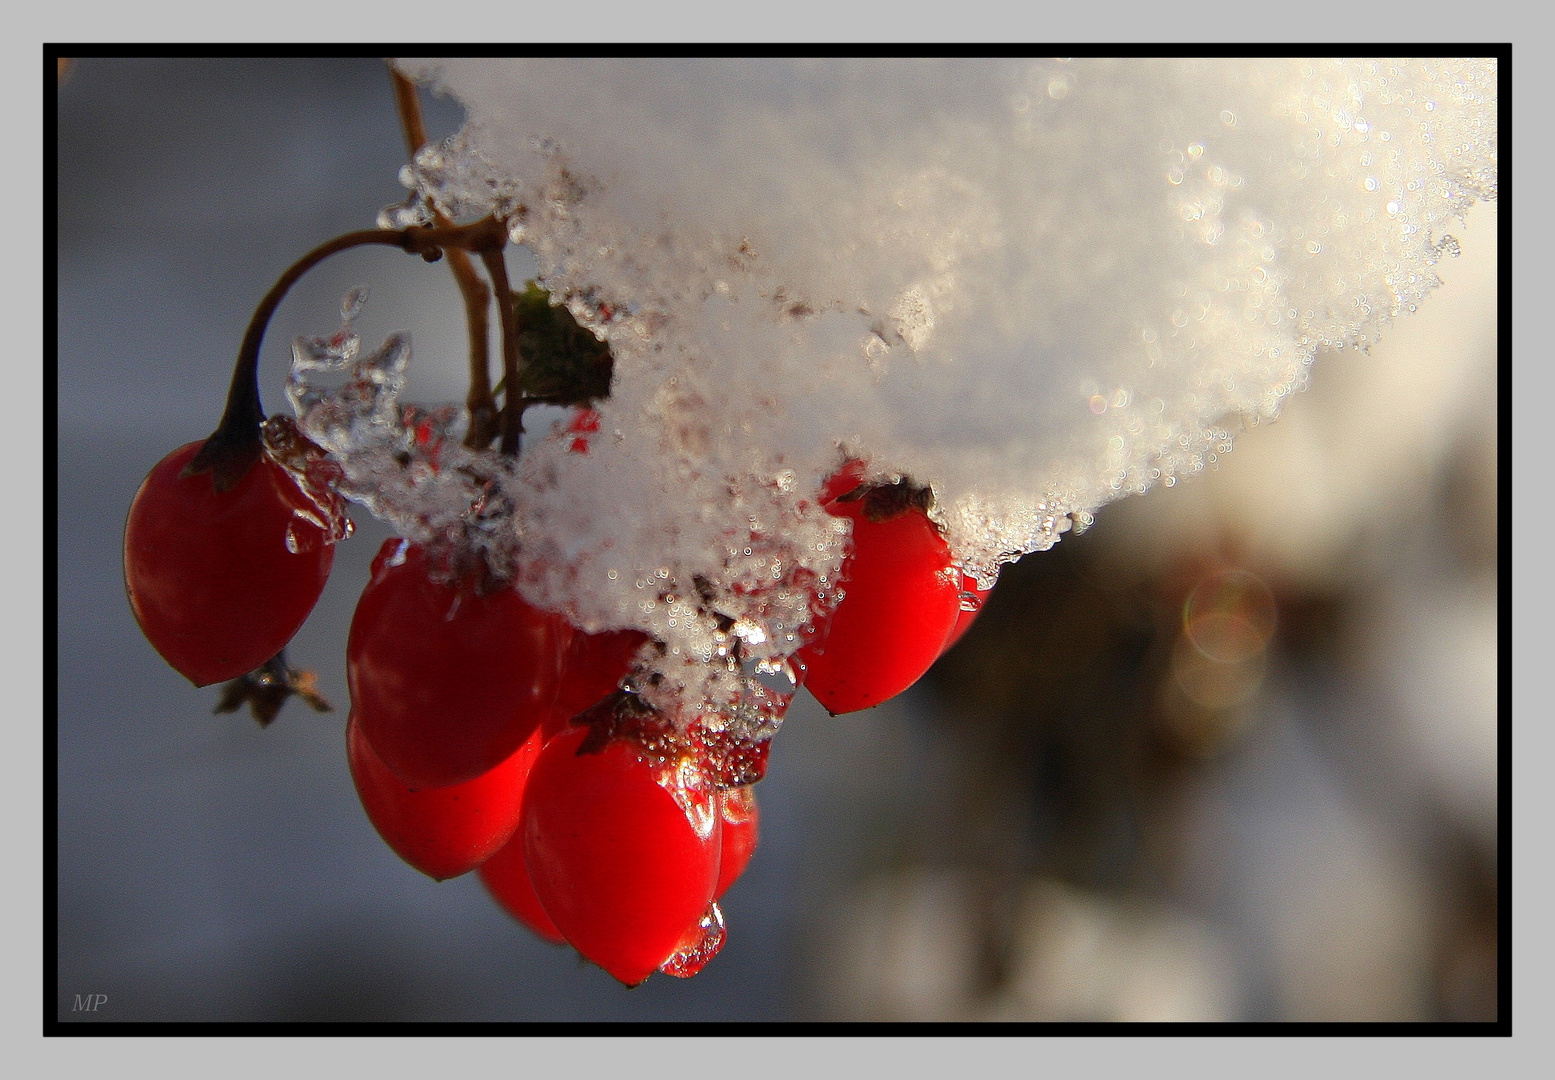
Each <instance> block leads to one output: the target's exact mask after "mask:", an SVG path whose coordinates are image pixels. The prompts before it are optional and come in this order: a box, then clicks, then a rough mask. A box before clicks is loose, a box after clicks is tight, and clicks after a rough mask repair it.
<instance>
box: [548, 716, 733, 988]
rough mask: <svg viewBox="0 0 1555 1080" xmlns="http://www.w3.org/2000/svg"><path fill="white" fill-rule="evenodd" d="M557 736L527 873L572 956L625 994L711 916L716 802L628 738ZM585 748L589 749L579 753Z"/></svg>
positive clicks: (684, 771)
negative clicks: (576, 955) (578, 955)
mask: <svg viewBox="0 0 1555 1080" xmlns="http://www.w3.org/2000/svg"><path fill="white" fill-rule="evenodd" d="M591 734H593V729H591V728H589V727H582V726H580V727H576V728H573V729H571V730H568V731H565V732H563V733H561V734H560V735H557V736H556V737H555V738H553V739H552V740H551V741H550V742H549V743H547V744H546V746H545V749H544V750H542V751H541V752H540V757H539V760H537V761H536V762H535V767H534V771H533V772H532V773H531V774H530V778H529V790H528V792H527V794H526V796H525V799H524V820H523V825H522V826H521V829H522V833H523V838H524V853H525V865H526V866H527V868H528V870H529V879H530V881H532V882H533V883H534V888H535V894H536V895H537V896H538V897H539V898H540V903H541V905H542V906H543V907H544V909H545V912H546V914H547V915H549V916H550V917H551V921H552V922H553V923H554V924H555V925H556V928H557V929H558V930H559V931H560V932H561V933H562V935H563V936H565V937H566V939H567V940H568V941H569V942H571V943H572V945H573V947H574V948H576V949H577V950H578V951H579V952H580V953H582V954H583V955H584V956H585V957H586V958H588V959H589V960H591V961H593V962H594V963H596V964H598V965H599V966H600V967H602V968H604V969H605V970H606V971H608V972H609V973H610V974H611V975H613V976H615V977H616V978H617V979H618V980H620V981H621V982H623V983H625V984H626V985H628V986H636V985H637V984H638V983H640V982H642V981H643V980H644V979H646V978H647V977H648V976H649V975H651V974H652V973H653V972H654V971H655V970H657V969H658V967H659V966H660V965H661V964H663V963H664V962H665V961H666V960H668V959H669V958H670V956H671V955H672V954H673V953H674V952H675V950H676V947H677V946H678V945H679V944H680V943H681V942H682V940H683V939H684V938H685V937H686V935H687V934H688V932H689V931H690V930H691V928H692V927H693V926H695V925H696V924H697V923H698V921H699V920H700V919H701V918H702V916H703V914H704V913H705V912H706V911H707V907H708V904H709V903H710V902H711V901H712V899H713V890H714V888H715V887H716V885H717V883H718V862H719V857H720V852H721V847H722V842H723V841H722V836H721V825H722V820H721V815H720V814H719V812H718V806H717V795H716V792H715V791H714V790H713V789H712V788H711V787H710V786H709V785H708V784H707V782H706V780H705V779H704V778H703V777H701V776H700V774H699V773H698V772H697V770H696V768H695V766H694V765H692V764H691V763H690V762H689V761H688V760H686V759H681V760H679V761H675V762H671V763H670V764H668V765H655V764H653V763H652V762H650V761H649V760H647V759H646V758H645V757H644V756H643V754H642V753H641V752H640V750H639V747H638V745H637V744H636V743H635V742H634V741H633V740H632V739H630V738H610V739H608V740H604V744H603V746H599V747H598V748H597V749H595V748H594V747H595V744H596V743H598V742H599V741H600V740H598V739H590V735H591ZM586 740H587V741H588V742H589V746H588V747H587V749H588V750H592V751H593V752H584V753H580V752H579V750H580V748H584V747H585V741H586Z"/></svg>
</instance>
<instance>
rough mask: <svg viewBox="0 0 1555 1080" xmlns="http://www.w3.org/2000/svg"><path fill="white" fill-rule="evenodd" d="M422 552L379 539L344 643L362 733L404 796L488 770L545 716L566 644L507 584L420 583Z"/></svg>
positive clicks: (558, 624) (470, 580)
mask: <svg viewBox="0 0 1555 1080" xmlns="http://www.w3.org/2000/svg"><path fill="white" fill-rule="evenodd" d="M429 569H430V567H429V565H428V559H427V555H426V553H425V552H424V551H423V550H422V549H421V548H419V547H417V546H415V545H412V544H408V543H406V542H404V541H400V540H390V541H388V542H386V543H385V544H384V546H383V548H382V549H381V550H380V551H379V552H378V557H377V559H375V560H374V562H373V570H372V578H371V580H370V581H369V582H368V584H367V588H366V590H364V591H363V593H362V598H361V600H360V601H359V602H358V603H357V605H356V614H355V615H354V616H353V618H352V620H351V635H350V639H349V641H348V642H347V645H346V678H347V682H348V683H349V686H350V690H351V702H352V709H353V711H354V712H355V713H356V714H357V717H358V722H359V723H360V724H361V728H362V734H363V735H364V736H365V737H366V739H367V741H368V742H369V743H371V744H372V748H373V749H374V750H375V751H376V752H377V754H378V757H379V758H380V759H382V761H383V763H384V764H385V765H386V766H388V768H389V770H390V771H391V772H393V773H394V775H396V776H398V777H399V778H400V779H401V780H402V781H404V783H405V784H406V785H407V786H409V787H412V788H424V787H448V786H451V785H453V784H462V783H464V782H466V781H468V780H473V779H474V778H475V777H477V776H480V775H482V774H483V773H486V772H489V771H490V770H491V769H494V768H496V766H498V765H500V764H501V763H502V762H503V761H506V760H507V758H508V757H509V756H510V755H511V754H512V753H513V752H514V751H515V750H517V749H518V748H519V746H520V745H522V744H523V742H524V740H525V739H527V738H528V737H529V734H530V732H532V731H534V730H535V728H536V727H537V726H539V725H540V724H541V722H542V721H543V720H545V718H546V717H547V716H548V715H549V713H550V709H551V705H552V703H553V701H554V700H555V697H556V687H557V680H558V677H559V674H560V669H561V658H562V654H563V651H564V650H565V648H566V646H567V643H568V641H569V640H570V637H571V628H570V627H568V626H567V623H566V621H565V620H564V619H561V618H560V617H558V616H555V615H552V614H550V613H548V612H544V611H540V610H538V609H537V608H534V607H531V606H530V605H529V604H528V603H526V602H525V601H524V599H523V597H521V596H520V595H519V594H518V592H517V591H516V590H515V589H513V588H511V587H499V588H496V589H493V590H492V591H490V592H482V591H481V590H480V589H479V588H478V587H477V583H476V580H475V578H474V576H473V575H466V576H465V577H463V578H461V579H459V580H458V581H457V583H455V584H447V585H445V584H442V583H440V582H437V581H433V580H432V579H431V578H430V577H429V576H428V573H429Z"/></svg>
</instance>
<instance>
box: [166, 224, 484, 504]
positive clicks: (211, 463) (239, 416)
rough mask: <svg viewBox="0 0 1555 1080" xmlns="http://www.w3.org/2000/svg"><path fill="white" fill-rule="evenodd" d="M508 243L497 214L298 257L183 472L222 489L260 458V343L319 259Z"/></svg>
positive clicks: (257, 316)
mask: <svg viewBox="0 0 1555 1080" xmlns="http://www.w3.org/2000/svg"><path fill="white" fill-rule="evenodd" d="M506 243H507V231H506V230H505V229H504V228H503V227H502V224H501V222H499V221H497V220H496V219H495V218H490V217H487V218H482V219H481V220H480V221H477V222H475V223H473V224H470V225H453V226H448V227H444V228H426V227H422V226H416V225H413V226H411V227H409V228H406V229H394V230H385V229H363V230H360V231H358V232H350V233H346V234H345V235H344V236H337V237H335V238H334V239H333V240H328V241H325V242H324V243H322V244H320V245H319V246H318V247H316V248H314V249H313V250H312V251H310V252H308V253H307V254H306V255H304V256H303V257H302V258H300V259H298V260H297V261H296V262H295V263H293V264H292V265H291V266H290V267H288V268H287V270H286V272H285V273H284V274H282V275H281V277H280V279H279V280H278V281H276V283H275V284H274V285H272V286H271V287H270V291H269V292H267V293H265V295H264V299H262V300H260V301H259V306H258V307H256V308H255V309H254V316H253V318H251V319H250V320H249V322H248V329H247V330H246V331H245V332H244V334H243V344H242V345H241V346H240V347H239V349H238V359H237V363H236V364H234V365H233V368H232V384H231V386H230V387H229V389H228V391H227V406H226V410H225V411H224V412H223V413H222V416H221V422H220V423H219V424H217V425H216V430H215V431H213V432H211V434H210V437H209V438H207V439H206V440H205V445H204V446H203V447H201V448H200V452H199V453H198V454H196V455H195V457H194V459H193V460H192V461H190V462H189V464H188V466H187V467H186V468H185V469H184V473H183V475H185V476H193V475H196V474H198V473H202V472H206V471H210V472H212V473H214V478H215V484H216V490H217V491H226V490H228V489H230V488H231V487H232V486H233V485H234V484H236V483H237V482H238V481H239V480H241V479H242V478H243V476H244V474H246V473H247V472H248V470H249V469H250V468H251V467H252V466H253V464H254V462H255V461H257V460H259V455H260V448H261V440H260V430H259V429H260V425H261V424H263V423H264V421H265V412H264V407H263V406H262V405H261V404H260V400H259V346H260V344H261V343H262V342H263V341H264V336H265V329H266V327H268V326H269V324H270V318H271V316H272V315H274V314H275V309H276V308H277V307H279V306H280V304H281V301H282V300H283V299H285V297H286V294H287V293H288V292H289V291H290V290H291V287H292V286H293V285H295V284H296V283H297V281H298V279H299V278H301V277H302V276H303V275H304V274H306V273H307V272H308V271H309V270H312V269H313V268H314V267H315V266H317V265H318V264H319V263H321V262H323V261H324V260H325V259H327V258H329V257H330V256H331V255H337V254H339V253H340V252H342V251H348V250H350V249H351V248H355V247H364V246H366V245H369V244H380V245H386V246H389V247H398V248H401V249H402V250H404V251H408V252H410V253H411V254H413V255H420V256H421V257H422V258H424V259H427V260H428V261H429V262H431V261H436V260H437V259H439V258H441V257H442V254H443V249H444V248H445V247H449V248H453V247H459V248H470V249H472V250H475V251H479V252H481V253H482V255H483V256H485V255H486V254H487V253H488V252H494V253H496V254H497V256H498V260H499V262H500V259H501V249H502V246H503V245H504V244H506Z"/></svg>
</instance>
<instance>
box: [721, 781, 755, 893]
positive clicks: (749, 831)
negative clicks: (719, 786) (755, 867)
mask: <svg viewBox="0 0 1555 1080" xmlns="http://www.w3.org/2000/svg"><path fill="white" fill-rule="evenodd" d="M719 811H720V813H721V814H722V815H723V853H722V855H721V856H720V858H719V863H718V886H717V888H715V889H714V890H713V899H715V900H717V899H721V898H722V897H723V894H724V893H726V892H728V891H729V886H730V885H733V884H734V883H735V881H736V880H737V879H738V878H739V876H740V875H741V874H743V873H745V868H746V866H748V865H750V861H751V855H753V854H754V853H755V851H756V841H757V838H758V837H757V815H756V789H755V788H750V787H738V788H730V789H729V790H728V791H725V792H723V793H722V798H721V800H720V803H719Z"/></svg>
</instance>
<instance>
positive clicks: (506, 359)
mask: <svg viewBox="0 0 1555 1080" xmlns="http://www.w3.org/2000/svg"><path fill="white" fill-rule="evenodd" d="M481 262H483V263H485V264H486V273H487V274H489V275H490V276H491V287H492V288H493V289H494V290H495V291H496V294H497V314H498V315H499V316H500V317H501V319H502V384H503V386H505V387H506V390H504V391H503V394H502V442H501V444H500V448H501V452H502V453H503V454H505V455H507V456H508V457H517V456H518V452H519V443H520V441H521V439H522V437H523V434H524V409H523V406H522V404H521V403H520V399H521V398H522V396H523V389H522V387H521V385H520V383H519V377H518V372H519V367H520V366H521V362H522V357H520V356H519V352H518V312H517V311H515V310H514V309H513V290H512V289H511V288H509V287H508V268H507V263H506V261H505V260H504V259H503V257H502V249H501V248H493V249H489V250H483V251H482V252H481Z"/></svg>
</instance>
